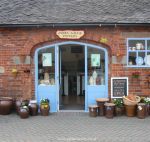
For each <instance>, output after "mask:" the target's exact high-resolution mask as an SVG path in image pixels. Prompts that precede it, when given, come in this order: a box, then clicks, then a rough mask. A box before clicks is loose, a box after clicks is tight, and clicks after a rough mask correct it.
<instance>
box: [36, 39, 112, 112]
mask: <svg viewBox="0 0 150 142" xmlns="http://www.w3.org/2000/svg"><path fill="white" fill-rule="evenodd" d="M34 60H35V96H36V99H37V100H38V102H40V100H41V99H42V98H48V99H49V100H50V104H51V111H52V112H57V111H59V110H66V109H67V110H72V109H73V110H84V111H88V106H89V105H91V104H95V100H96V98H108V97H109V96H108V53H107V50H106V49H105V48H103V47H101V46H97V45H94V44H88V43H84V42H77V41H66V42H60V43H56V44H51V45H46V46H42V47H39V48H37V49H36V51H35V58H34ZM80 97H81V98H82V102H80V101H79V100H80V99H81V98H80ZM68 98H72V99H69V100H68V103H67V104H66V103H65V100H66V99H68ZM73 104H74V107H73ZM75 104H76V105H75ZM69 105H70V106H69ZM66 106H67V108H66Z"/></svg>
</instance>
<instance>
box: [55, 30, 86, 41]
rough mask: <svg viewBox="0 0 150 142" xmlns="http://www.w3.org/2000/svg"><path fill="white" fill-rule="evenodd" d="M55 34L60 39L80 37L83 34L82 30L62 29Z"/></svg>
mask: <svg viewBox="0 0 150 142" xmlns="http://www.w3.org/2000/svg"><path fill="white" fill-rule="evenodd" d="M56 35H57V36H58V37H59V38H61V39H80V38H81V37H82V36H84V31H74V30H64V31H57V32H56Z"/></svg>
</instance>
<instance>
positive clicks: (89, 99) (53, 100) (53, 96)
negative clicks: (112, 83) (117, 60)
mask: <svg viewBox="0 0 150 142" xmlns="http://www.w3.org/2000/svg"><path fill="white" fill-rule="evenodd" d="M67 44H74V45H82V46H84V47H85V111H88V106H89V105H90V104H96V100H95V99H96V98H108V53H107V50H106V49H105V48H102V47H100V46H97V45H93V44H87V43H82V42H75V41H67V42H61V43H57V44H53V45H48V46H43V47H41V48H38V49H37V50H36V51H35V58H34V61H35V97H36V100H37V101H38V103H40V99H41V98H44V97H47V98H49V99H50V107H51V110H50V111H51V112H57V111H59V46H61V45H67ZM88 47H92V48H96V49H100V50H102V51H104V53H105V86H102V85H96V86H90V85H88V69H87V64H88V60H87V59H88V57H87V55H88ZM46 48H55V85H48V86H40V85H39V84H38V53H39V51H40V50H42V49H46Z"/></svg>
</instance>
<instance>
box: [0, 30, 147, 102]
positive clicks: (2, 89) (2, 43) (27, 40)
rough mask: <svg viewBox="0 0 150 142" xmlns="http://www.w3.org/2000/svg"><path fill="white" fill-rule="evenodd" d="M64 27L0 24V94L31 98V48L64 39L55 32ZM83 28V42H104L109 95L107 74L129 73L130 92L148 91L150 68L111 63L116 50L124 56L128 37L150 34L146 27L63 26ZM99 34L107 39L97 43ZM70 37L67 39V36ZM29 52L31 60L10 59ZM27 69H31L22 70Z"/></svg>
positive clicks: (116, 52)
mask: <svg viewBox="0 0 150 142" xmlns="http://www.w3.org/2000/svg"><path fill="white" fill-rule="evenodd" d="M62 29H63V28H1V29H0V66H3V67H4V68H5V73H3V74H0V96H13V97H15V98H25V99H30V98H34V60H33V59H34V51H35V49H37V48H38V47H41V46H42V45H46V44H52V43H57V42H63V41H67V40H62V39H59V38H58V37H57V36H56V31H57V30H62ZM68 29H72V30H84V31H85V35H84V36H83V37H82V38H81V39H80V40H75V41H81V42H85V43H90V44H96V45H100V46H103V47H104V48H106V49H107V50H108V54H109V95H110V88H111V85H110V78H111V77H116V76H118V77H119V76H127V77H129V94H136V95H150V88H149V87H148V83H147V80H148V79H147V76H148V75H150V69H149V68H148V69H146V68H141V69H139V68H127V67H126V65H124V64H119V63H116V64H114V63H113V64H112V56H116V55H117V54H119V55H120V56H121V57H123V56H126V39H127V37H148V36H149V37H150V34H149V32H150V28H149V27H83V28H64V29H63V30H68ZM101 38H106V39H107V40H108V41H107V43H105V44H103V43H100V39H101ZM68 41H69V40H68ZM20 55H29V56H31V64H29V65H25V64H19V65H15V64H14V63H13V60H12V57H13V56H20ZM14 67H15V68H17V69H18V71H19V73H18V75H17V77H16V78H14V77H13V75H12V72H11V70H12V68H14ZM26 69H30V73H25V72H24V70H26ZM134 71H140V73H141V75H140V80H133V79H132V77H131V74H132V72H134Z"/></svg>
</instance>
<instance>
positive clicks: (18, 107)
mask: <svg viewBox="0 0 150 142" xmlns="http://www.w3.org/2000/svg"><path fill="white" fill-rule="evenodd" d="M21 103H22V101H21V100H16V102H15V108H16V112H17V114H19V111H20V107H21Z"/></svg>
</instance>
